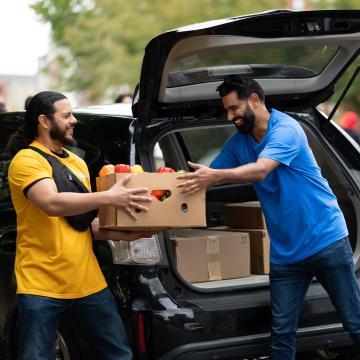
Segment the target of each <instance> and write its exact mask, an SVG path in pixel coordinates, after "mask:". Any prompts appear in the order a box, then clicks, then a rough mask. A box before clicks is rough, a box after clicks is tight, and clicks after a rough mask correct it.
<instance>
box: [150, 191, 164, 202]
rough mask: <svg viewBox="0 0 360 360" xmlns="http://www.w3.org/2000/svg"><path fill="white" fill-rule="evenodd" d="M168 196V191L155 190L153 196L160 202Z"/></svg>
mask: <svg viewBox="0 0 360 360" xmlns="http://www.w3.org/2000/svg"><path fill="white" fill-rule="evenodd" d="M165 194H166V190H153V191H151V195H152V196H155V197H156V198H157V199H158V200H159V199H160V198H161V197H162V196H164V195H165Z"/></svg>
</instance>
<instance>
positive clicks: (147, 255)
mask: <svg viewBox="0 0 360 360" xmlns="http://www.w3.org/2000/svg"><path fill="white" fill-rule="evenodd" d="M108 242H109V244H110V247H111V251H112V255H113V263H114V264H130V265H131V264H133V265H135V264H142V265H155V264H157V263H158V262H159V261H160V248H159V243H158V238H157V236H156V235H154V236H152V237H151V238H142V239H138V240H134V241H122V240H120V241H112V240H108Z"/></svg>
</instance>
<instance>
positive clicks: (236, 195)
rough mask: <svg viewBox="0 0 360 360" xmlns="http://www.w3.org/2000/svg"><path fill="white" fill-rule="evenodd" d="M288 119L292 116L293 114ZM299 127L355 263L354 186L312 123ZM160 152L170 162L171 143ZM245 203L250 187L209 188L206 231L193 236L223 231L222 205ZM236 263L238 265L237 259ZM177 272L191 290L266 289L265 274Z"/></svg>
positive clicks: (358, 209)
mask: <svg viewBox="0 0 360 360" xmlns="http://www.w3.org/2000/svg"><path fill="white" fill-rule="evenodd" d="M292 115H293V116H295V115H294V114H292ZM298 120H299V119H298ZM300 124H301V125H302V127H303V129H304V131H305V133H306V135H307V138H308V141H309V145H310V147H311V149H312V151H313V153H314V155H315V158H316V160H317V162H318V164H319V166H320V168H321V171H322V174H323V176H324V177H325V178H326V179H327V181H328V182H329V184H330V187H331V189H332V190H333V192H334V193H335V195H336V197H337V199H338V203H339V205H340V207H341V209H342V211H343V213H344V216H345V219H346V222H347V225H348V229H349V235H350V242H351V246H352V249H353V251H354V261H355V262H357V261H358V259H359V254H360V250H359V247H358V246H357V244H358V242H359V233H358V224H357V219H358V218H359V214H360V201H359V198H358V196H357V195H356V193H357V190H356V189H354V185H353V184H351V181H349V178H348V176H347V175H346V172H344V170H343V168H342V166H341V165H340V163H339V162H338V161H336V160H335V159H336V154H335V156H334V152H333V150H332V149H331V145H329V143H328V142H327V140H325V138H324V137H323V136H322V135H321V133H320V132H319V130H318V129H317V127H314V125H313V124H312V123H311V124H310V123H307V122H305V121H300ZM330 126H333V125H330ZM171 135H173V134H170V136H171ZM163 139H166V136H165V137H163ZM166 143H168V141H166V140H165V141H164V140H160V141H159V144H160V145H164V144H166ZM161 149H162V151H163V153H164V152H166V158H168V159H170V158H171V157H172V155H171V151H173V150H174V142H172V146H171V148H167V146H165V148H164V146H162V147H161ZM177 156H178V155H177ZM164 157H165V156H164ZM169 165H171V164H169ZM299 191H301V189H299ZM249 201H257V197H256V194H255V191H254V189H253V186H252V185H251V184H246V185H239V184H220V185H216V186H214V187H213V188H211V189H209V190H208V192H207V195H206V217H207V228H206V229H200V230H199V229H197V232H199V231H202V230H203V231H208V230H213V228H214V227H219V226H222V227H224V225H225V224H224V211H225V207H226V205H227V204H231V203H243V202H249ZM228 230H231V229H228ZM176 231H177V230H175V234H176ZM171 236H172V235H170V238H171ZM250 240H251V238H250ZM170 241H171V240H170ZM171 248H172V254H171V256H173V257H174V258H175V261H174V263H177V259H176V258H177V253H176V251H177V248H176V246H171ZM194 259H195V260H194V261H198V260H196V258H195V257H194ZM199 261H200V260H199ZM239 261H241V257H240V256H239ZM195 268H196V267H194V269H193V270H192V271H196V269H195ZM177 271H178V273H179V274H180V276H181V277H182V278H183V279H184V281H185V282H190V283H191V284H192V285H193V286H195V287H198V288H201V289H214V288H223V287H232V286H241V287H247V288H248V287H253V286H259V285H260V286H264V285H267V284H268V282H269V279H268V275H267V273H262V274H254V273H252V271H251V273H250V274H248V276H242V277H235V278H227V279H216V277H215V278H213V279H211V281H196V280H195V281H194V280H187V276H188V275H187V271H185V272H184V270H183V269H181V266H180V267H179V266H177ZM209 271H210V270H209ZM195 278H196V277H195Z"/></svg>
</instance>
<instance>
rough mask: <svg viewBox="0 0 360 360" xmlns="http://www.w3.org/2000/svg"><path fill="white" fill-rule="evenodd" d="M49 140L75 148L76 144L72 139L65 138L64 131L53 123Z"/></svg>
mask: <svg viewBox="0 0 360 360" xmlns="http://www.w3.org/2000/svg"><path fill="white" fill-rule="evenodd" d="M49 135H50V137H51V139H53V140H57V141H59V142H60V143H61V144H62V145H68V146H76V145H77V142H76V140H75V139H74V138H73V137H67V136H66V130H62V129H60V128H59V126H58V125H57V124H56V122H55V121H53V123H52V124H51V129H50V133H49Z"/></svg>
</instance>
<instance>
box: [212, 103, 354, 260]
mask: <svg viewBox="0 0 360 360" xmlns="http://www.w3.org/2000/svg"><path fill="white" fill-rule="evenodd" d="M259 158H268V159H272V160H275V161H277V162H279V165H278V166H277V167H276V168H275V169H274V170H273V171H271V172H270V173H269V174H268V175H267V177H266V178H265V179H264V180H263V181H261V182H255V183H254V187H255V191H256V194H257V196H258V199H259V201H260V204H261V206H262V208H263V211H264V215H265V219H266V225H267V228H268V231H269V236H270V240H271V241H270V244H271V245H270V261H271V262H273V263H275V264H279V265H286V264H291V263H294V262H297V261H300V260H303V259H305V258H307V257H309V256H311V255H313V254H315V253H317V252H318V251H320V250H322V249H324V248H326V247H327V246H329V245H330V244H332V243H334V242H335V241H337V240H340V239H342V238H344V237H345V236H347V235H348V231H347V228H346V223H345V219H344V216H343V214H342V212H341V210H340V208H339V205H338V203H337V200H336V197H335V195H334V194H333V192H332V191H331V189H330V187H329V184H328V182H327V181H326V180H325V179H324V178H323V177H322V175H321V171H320V168H319V166H318V165H317V163H316V160H315V158H314V155H313V153H312V151H311V149H310V147H309V145H308V142H307V138H306V135H305V133H304V131H303V129H302V127H301V126H300V124H299V123H298V122H297V121H296V120H295V119H293V118H292V117H290V116H288V115H286V114H284V113H282V112H280V111H277V110H275V109H273V110H271V114H270V120H269V125H268V128H267V131H266V133H265V136H264V137H263V139H262V140H261V142H260V143H257V142H256V140H255V139H254V137H253V136H252V135H243V134H240V133H238V132H237V133H236V134H234V135H232V136H231V137H230V138H229V139H228V140H227V142H226V143H225V144H224V146H223V148H222V149H221V151H220V153H219V154H218V156H217V157H216V158H215V160H214V161H213V162H212V164H211V165H210V166H211V167H212V168H215V169H230V168H235V167H238V166H240V165H244V164H248V163H252V162H256V161H257V159H259Z"/></svg>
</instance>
